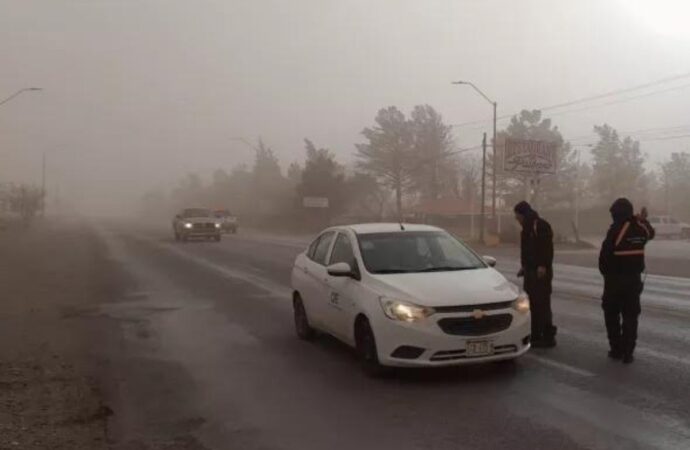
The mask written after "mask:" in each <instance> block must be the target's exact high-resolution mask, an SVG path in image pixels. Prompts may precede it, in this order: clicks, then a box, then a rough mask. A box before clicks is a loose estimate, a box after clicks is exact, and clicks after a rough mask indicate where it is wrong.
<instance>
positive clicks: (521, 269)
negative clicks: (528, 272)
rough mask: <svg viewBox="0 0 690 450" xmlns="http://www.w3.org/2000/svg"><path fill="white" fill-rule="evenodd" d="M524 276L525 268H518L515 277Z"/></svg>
mask: <svg viewBox="0 0 690 450" xmlns="http://www.w3.org/2000/svg"><path fill="white" fill-rule="evenodd" d="M524 276H525V269H524V268H522V267H520V270H518V273H517V277H518V278H522V277H524Z"/></svg>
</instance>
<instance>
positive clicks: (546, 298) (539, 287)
mask: <svg viewBox="0 0 690 450" xmlns="http://www.w3.org/2000/svg"><path fill="white" fill-rule="evenodd" d="M552 281H553V271H552V270H551V269H548V270H547V273H546V276H544V277H542V278H539V277H537V271H536V270H526V271H525V285H524V287H525V292H527V295H529V302H530V313H531V315H532V340H537V341H539V340H550V339H553V338H554V337H555V336H556V327H555V326H553V317H552V314H551V290H552V289H551V283H552Z"/></svg>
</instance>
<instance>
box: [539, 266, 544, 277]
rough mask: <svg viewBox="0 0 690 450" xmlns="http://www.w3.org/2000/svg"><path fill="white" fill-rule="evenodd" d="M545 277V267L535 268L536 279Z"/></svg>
mask: <svg viewBox="0 0 690 450" xmlns="http://www.w3.org/2000/svg"><path fill="white" fill-rule="evenodd" d="M545 276H546V267H544V266H539V267H537V278H544V277H545Z"/></svg>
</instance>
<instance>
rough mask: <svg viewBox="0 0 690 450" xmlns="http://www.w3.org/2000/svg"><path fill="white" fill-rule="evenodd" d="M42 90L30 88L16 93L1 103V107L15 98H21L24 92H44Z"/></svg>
mask: <svg viewBox="0 0 690 450" xmlns="http://www.w3.org/2000/svg"><path fill="white" fill-rule="evenodd" d="M42 90H43V89H42V88H39V87H29V88H24V89H20V90H18V91H17V92H15V93H14V94H12V95H10V96H9V97H7V98H5V99H4V100H2V101H0V106H2V105H4V104H5V103H7V102H9V101H10V100H12V99H14V98H15V97H19V96H20V95H21V94H23V93H24V92H32V91H42Z"/></svg>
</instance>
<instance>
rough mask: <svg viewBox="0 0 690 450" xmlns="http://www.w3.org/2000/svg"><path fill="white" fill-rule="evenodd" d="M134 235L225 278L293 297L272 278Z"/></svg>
mask: <svg viewBox="0 0 690 450" xmlns="http://www.w3.org/2000/svg"><path fill="white" fill-rule="evenodd" d="M133 237H134V238H135V239H138V240H143V241H146V242H147V243H149V244H151V245H154V246H156V247H158V248H161V249H163V250H166V251H168V252H170V253H174V254H175V255H177V256H180V257H182V258H184V259H186V260H188V261H191V262H193V263H195V264H197V265H199V266H202V267H204V268H206V269H210V270H212V271H214V272H216V273H218V274H220V275H222V276H223V277H225V278H229V279H233V280H241V281H244V282H246V283H249V284H251V285H253V286H256V287H258V288H259V289H262V290H264V291H266V292H268V293H269V294H271V295H274V296H276V297H279V298H284V299H289V298H291V297H292V290H291V289H290V288H288V287H286V286H284V285H282V284H279V283H276V282H274V281H272V280H269V279H268V278H264V277H259V276H256V275H252V274H249V273H247V272H245V271H240V270H233V269H229V268H228V267H226V266H223V265H220V264H216V263H214V262H211V261H209V260H208V259H205V258H201V257H198V256H194V255H192V254H190V253H188V252H185V251H183V250H180V249H179V248H176V247H175V246H173V245H171V244H164V243H161V242H158V241H156V240H154V239H151V238H144V237H140V236H133Z"/></svg>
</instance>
